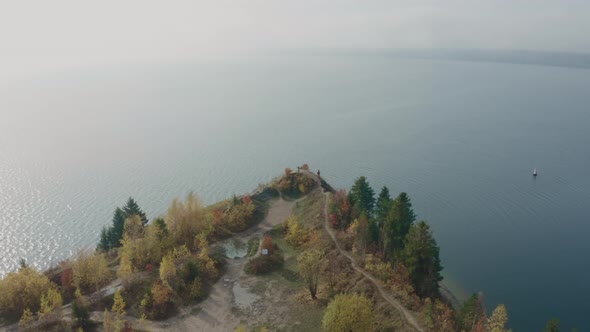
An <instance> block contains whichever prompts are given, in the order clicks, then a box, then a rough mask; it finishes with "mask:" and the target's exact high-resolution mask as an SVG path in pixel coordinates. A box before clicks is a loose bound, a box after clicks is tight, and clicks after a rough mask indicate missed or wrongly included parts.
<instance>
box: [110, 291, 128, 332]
mask: <svg viewBox="0 0 590 332" xmlns="http://www.w3.org/2000/svg"><path fill="white" fill-rule="evenodd" d="M125 306H126V304H125V300H123V296H121V291H119V290H118V289H117V290H116V291H115V297H114V300H113V307H112V308H111V313H112V314H113V316H112V317H113V329H114V331H115V332H120V331H123V327H124V324H125V314H126V313H127V312H126V311H125Z"/></svg>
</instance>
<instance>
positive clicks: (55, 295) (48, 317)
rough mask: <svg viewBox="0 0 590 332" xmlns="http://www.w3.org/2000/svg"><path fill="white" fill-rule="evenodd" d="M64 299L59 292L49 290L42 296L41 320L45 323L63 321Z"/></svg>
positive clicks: (52, 289)
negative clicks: (62, 308)
mask: <svg viewBox="0 0 590 332" xmlns="http://www.w3.org/2000/svg"><path fill="white" fill-rule="evenodd" d="M62 305H63V299H62V297H61V294H60V293H59V291H58V290H57V289H55V288H49V289H48V290H47V293H46V294H43V295H42V296H41V305H40V309H39V312H38V315H39V320H40V321H42V322H45V323H49V322H54V321H56V320H60V319H61V307H62Z"/></svg>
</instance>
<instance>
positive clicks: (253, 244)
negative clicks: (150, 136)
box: [247, 236, 260, 257]
mask: <svg viewBox="0 0 590 332" xmlns="http://www.w3.org/2000/svg"><path fill="white" fill-rule="evenodd" d="M259 244H260V239H259V238H258V237H256V236H255V237H253V238H251V239H250V240H248V254H247V255H248V257H252V256H254V255H256V253H257V252H258V246H259Z"/></svg>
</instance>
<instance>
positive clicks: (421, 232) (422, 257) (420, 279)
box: [402, 221, 443, 297]
mask: <svg viewBox="0 0 590 332" xmlns="http://www.w3.org/2000/svg"><path fill="white" fill-rule="evenodd" d="M439 251H440V249H439V247H438V245H437V243H436V240H435V239H434V237H433V236H432V232H431V230H430V226H428V224H427V223H426V222H425V221H421V222H419V223H418V224H417V225H413V226H412V227H411V228H410V232H409V233H408V236H407V238H406V246H405V248H404V252H403V253H402V257H403V262H404V265H405V266H406V267H407V268H408V271H409V272H410V279H411V280H412V285H413V286H414V288H415V290H416V294H418V295H419V296H421V297H433V296H435V295H437V294H438V287H439V286H438V282H439V281H441V280H442V279H443V278H442V276H441V274H440V272H441V271H442V269H443V268H442V266H441V263H440V257H439Z"/></svg>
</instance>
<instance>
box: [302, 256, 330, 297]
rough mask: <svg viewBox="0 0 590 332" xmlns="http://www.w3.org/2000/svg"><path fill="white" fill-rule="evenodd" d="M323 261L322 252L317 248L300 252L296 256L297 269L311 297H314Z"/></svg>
mask: <svg viewBox="0 0 590 332" xmlns="http://www.w3.org/2000/svg"><path fill="white" fill-rule="evenodd" d="M323 263H324V254H323V253H322V252H321V251H319V250H317V249H310V250H306V251H304V252H302V253H301V254H300V255H299V257H297V269H298V270H299V274H300V275H301V277H302V278H303V280H304V281H305V283H306V284H307V288H308V289H309V293H310V294H311V298H312V299H314V300H315V299H316V298H317V297H316V294H317V291H318V284H319V279H320V272H321V267H322V265H323Z"/></svg>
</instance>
